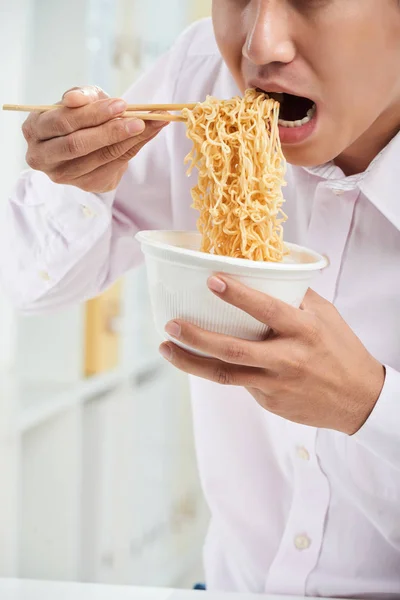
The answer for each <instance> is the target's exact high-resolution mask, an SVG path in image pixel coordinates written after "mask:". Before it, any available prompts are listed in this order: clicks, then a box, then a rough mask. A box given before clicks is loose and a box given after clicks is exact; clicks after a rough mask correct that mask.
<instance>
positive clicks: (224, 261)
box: [135, 229, 329, 272]
mask: <svg viewBox="0 0 400 600" xmlns="http://www.w3.org/2000/svg"><path fill="white" fill-rule="evenodd" d="M163 233H175V234H185V235H187V234H191V233H192V234H196V235H198V236H200V235H201V234H200V233H199V232H198V231H195V230H185V229H179V230H169V229H150V230H149V229H147V230H143V231H139V232H138V233H137V234H136V235H135V238H136V240H137V241H138V242H139V243H140V244H141V245H142V246H144V245H147V246H150V247H152V248H156V249H159V250H161V251H163V252H170V253H171V254H174V255H178V256H179V255H180V256H185V257H193V259H195V260H196V262H197V261H198V260H201V261H204V266H206V264H207V263H214V264H215V263H218V264H220V265H221V266H223V265H231V266H236V267H241V268H246V269H248V270H249V271H252V270H257V271H281V272H282V271H320V270H322V269H324V268H325V267H327V266H328V264H329V261H328V259H327V258H326V257H325V256H323V255H322V254H319V253H318V252H316V251H315V250H311V249H310V248H307V247H306V246H300V245H299V244H293V243H291V242H285V245H286V246H287V247H288V248H289V249H293V250H297V251H299V252H305V253H307V254H308V255H309V256H310V257H312V258H314V261H313V262H306V263H277V262H267V261H255V260H249V259H247V258H232V257H230V256H220V255H216V254H208V253H206V252H200V251H199V250H189V249H187V248H181V247H179V246H174V245H172V244H168V243H166V242H160V241H159V240H155V239H154V237H153V236H154V235H157V234H163Z"/></svg>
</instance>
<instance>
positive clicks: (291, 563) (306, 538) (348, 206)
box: [266, 182, 359, 596]
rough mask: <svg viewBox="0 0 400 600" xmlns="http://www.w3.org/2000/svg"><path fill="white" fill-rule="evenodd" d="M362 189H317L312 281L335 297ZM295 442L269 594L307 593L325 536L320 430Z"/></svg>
mask: <svg viewBox="0 0 400 600" xmlns="http://www.w3.org/2000/svg"><path fill="white" fill-rule="evenodd" d="M358 195H359V191H358V190H357V189H354V188H353V189H348V190H344V189H340V188H339V189H335V188H333V187H331V186H330V185H329V184H328V183H327V182H323V183H321V184H319V186H318V187H317V190H316V194H315V199H314V205H313V211H312V216H311V220H310V225H309V230H308V239H307V245H308V246H309V247H310V248H312V249H314V250H316V251H318V252H320V253H321V254H324V255H325V256H326V257H327V259H328V262H329V266H328V267H327V268H326V269H325V271H324V272H322V273H321V274H320V275H319V276H317V277H316V279H315V280H314V282H313V285H312V287H313V289H314V290H315V291H317V292H318V293H319V294H321V295H322V296H324V297H325V298H326V299H327V300H329V301H330V302H333V301H334V300H335V296H336V291H337V282H338V279H339V276H340V271H341V266H342V260H343V256H344V253H345V249H346V246H347V241H348V237H349V234H350V231H351V226H352V221H353V214H354V207H355V204H356V201H357V198H358ZM291 428H293V436H290V437H291V439H293V440H296V443H295V445H294V446H293V447H292V448H291V449H289V454H290V459H291V462H292V464H293V479H294V481H293V498H292V503H291V508H290V512H289V515H288V519H287V522H286V527H285V531H284V534H283V537H282V540H281V544H280V546H279V549H278V552H277V555H276V557H275V559H274V561H273V563H272V565H271V568H270V570H269V573H268V577H267V581H266V592H267V593H270V594H271V593H275V594H279V593H285V594H293V595H300V596H303V595H305V594H306V592H307V590H306V587H307V579H308V577H309V575H310V573H311V572H312V570H313V569H314V568H315V567H316V565H317V563H318V559H319V555H320V552H321V547H322V543H323V537H324V527H325V521H326V516H327V513H328V509H329V501H330V489H329V483H328V480H327V478H326V476H325V474H324V472H323V465H320V463H319V460H318V456H317V452H316V439H317V433H318V430H317V429H315V428H311V427H306V426H301V425H296V424H294V423H293V424H291Z"/></svg>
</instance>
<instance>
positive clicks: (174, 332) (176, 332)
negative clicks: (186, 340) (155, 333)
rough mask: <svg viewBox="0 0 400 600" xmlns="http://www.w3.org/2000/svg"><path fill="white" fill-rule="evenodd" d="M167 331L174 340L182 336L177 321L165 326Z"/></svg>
mask: <svg viewBox="0 0 400 600" xmlns="http://www.w3.org/2000/svg"><path fill="white" fill-rule="evenodd" d="M165 331H166V333H168V335H170V336H171V337H173V338H179V337H180V335H181V326H180V325H179V323H176V321H170V322H169V323H167V325H166V326H165Z"/></svg>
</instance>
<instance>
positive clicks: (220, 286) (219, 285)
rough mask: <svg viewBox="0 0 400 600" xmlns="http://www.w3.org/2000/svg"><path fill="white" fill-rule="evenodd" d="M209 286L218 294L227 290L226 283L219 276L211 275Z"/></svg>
mask: <svg viewBox="0 0 400 600" xmlns="http://www.w3.org/2000/svg"><path fill="white" fill-rule="evenodd" d="M208 287H209V288H210V290H212V291H213V292H217V294H222V292H224V291H225V290H226V283H225V281H222V279H220V278H219V277H210V279H209V280H208Z"/></svg>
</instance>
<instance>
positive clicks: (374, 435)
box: [354, 366, 400, 470]
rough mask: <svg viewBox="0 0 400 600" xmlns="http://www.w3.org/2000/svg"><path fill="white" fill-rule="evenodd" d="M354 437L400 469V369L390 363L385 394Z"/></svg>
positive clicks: (384, 389)
mask: <svg viewBox="0 0 400 600" xmlns="http://www.w3.org/2000/svg"><path fill="white" fill-rule="evenodd" d="M354 438H355V439H356V440H357V441H358V442H359V443H360V444H362V445H363V446H364V447H366V448H367V449H368V450H369V451H370V452H372V453H374V454H375V455H376V456H378V457H379V458H381V459H383V460H384V461H386V462H388V463H390V464H391V465H392V466H394V467H395V468H397V469H399V470H400V373H399V372H398V371H395V370H394V369H392V368H391V367H389V366H387V367H386V378H385V383H384V386H383V388H382V392H381V395H380V397H379V399H378V402H377V403H376V405H375V407H374V410H373V411H372V413H371V415H370V416H369V418H368V419H367V421H366V422H365V424H364V425H363V427H361V429H360V430H359V431H358V432H357V433H356V434H355V435H354Z"/></svg>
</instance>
